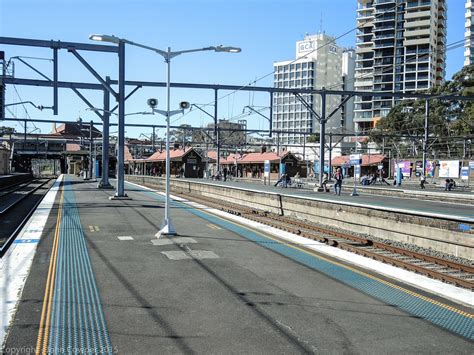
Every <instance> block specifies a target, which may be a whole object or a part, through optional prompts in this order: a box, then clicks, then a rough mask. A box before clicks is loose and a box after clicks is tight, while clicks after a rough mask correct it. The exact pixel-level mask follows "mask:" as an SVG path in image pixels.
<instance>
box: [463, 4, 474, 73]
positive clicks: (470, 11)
mask: <svg viewBox="0 0 474 355" xmlns="http://www.w3.org/2000/svg"><path fill="white" fill-rule="evenodd" d="M465 25H466V32H465V38H466V44H465V45H464V47H465V50H464V65H471V64H474V1H472V0H466V24H465Z"/></svg>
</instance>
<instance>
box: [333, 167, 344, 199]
mask: <svg viewBox="0 0 474 355" xmlns="http://www.w3.org/2000/svg"><path fill="white" fill-rule="evenodd" d="M334 179H335V180H336V183H335V184H334V195H339V196H340V195H341V189H342V179H344V177H343V176H342V170H341V168H337V170H336V173H335V174H334Z"/></svg>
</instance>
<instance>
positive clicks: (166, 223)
mask: <svg viewBox="0 0 474 355" xmlns="http://www.w3.org/2000/svg"><path fill="white" fill-rule="evenodd" d="M89 38H90V39H92V40H98V41H107V42H112V43H117V44H119V46H120V45H122V46H123V45H124V44H125V43H126V44H130V45H133V46H136V47H140V48H144V49H148V50H151V51H153V52H155V53H158V54H159V55H161V56H162V57H163V58H164V60H165V63H166V64H167V79H166V96H167V99H166V101H167V104H166V202H165V218H164V220H163V223H162V228H161V229H160V231H159V232H158V233H157V235H156V236H157V237H161V236H172V235H176V231H175V229H174V227H173V223H172V221H171V217H170V215H169V204H170V203H169V201H170V196H169V193H170V170H169V169H170V149H169V148H170V114H171V113H172V112H171V111H170V88H171V82H170V75H171V74H170V73H171V59H172V58H174V57H177V56H178V55H181V54H185V53H192V52H203V51H215V52H227V53H239V52H240V51H241V49H240V48H238V47H227V46H222V45H219V46H212V47H204V48H196V49H187V50H182V51H174V52H172V51H171V48H170V47H168V48H167V50H166V51H164V50H161V49H158V48H153V47H150V46H146V45H143V44H139V43H135V42H132V41H129V40H127V39H124V38H118V37H115V36H110V35H91V36H90V37H89ZM121 53H123V49H122V51H120V50H119V62H120V54H121ZM123 62H124V61H123V60H122V63H123ZM119 65H120V64H119ZM120 88H121V87H120V78H119V90H120ZM123 89H125V87H124V88H123ZM124 91H125V90H123V91H120V92H121V93H123V92H124ZM120 96H121V97H120V98H121V99H122V100H123V96H122V95H120ZM122 104H123V103H122ZM122 106H123V105H122ZM120 108H121V107H120V102H119V114H121V115H122V117H123V112H122V113H121V111H120ZM156 111H159V110H156ZM154 112H155V110H154ZM122 129H123V127H122ZM119 131H120V116H119ZM119 141H120V135H119ZM119 146H120V142H119ZM119 149H120V148H119ZM122 155H123V151H122ZM119 168H120V164H119ZM122 175H123V163H122Z"/></svg>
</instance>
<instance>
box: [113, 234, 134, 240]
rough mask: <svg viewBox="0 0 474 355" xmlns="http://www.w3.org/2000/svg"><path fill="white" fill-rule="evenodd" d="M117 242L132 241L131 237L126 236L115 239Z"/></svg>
mask: <svg viewBox="0 0 474 355" xmlns="http://www.w3.org/2000/svg"><path fill="white" fill-rule="evenodd" d="M117 239H118V240H133V237H131V236H129V235H126V236H123V237H117Z"/></svg>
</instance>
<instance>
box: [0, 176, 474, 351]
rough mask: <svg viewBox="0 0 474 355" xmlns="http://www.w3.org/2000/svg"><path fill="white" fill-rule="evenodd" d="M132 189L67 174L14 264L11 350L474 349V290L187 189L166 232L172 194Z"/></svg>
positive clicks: (8, 284) (7, 339)
mask: <svg viewBox="0 0 474 355" xmlns="http://www.w3.org/2000/svg"><path fill="white" fill-rule="evenodd" d="M60 183H61V184H60ZM126 189H127V194H128V195H129V196H130V197H131V200H115V201H110V200H109V198H108V197H109V196H112V195H113V191H108V190H98V189H97V188H96V185H95V184H93V183H91V182H85V181H82V180H79V179H77V178H75V177H73V176H64V177H63V178H62V181H59V182H57V183H56V184H55V185H54V187H53V189H52V191H51V194H50V195H49V196H46V197H45V204H44V205H43V206H41V205H40V208H39V210H38V214H36V213H35V215H36V216H35V215H34V216H33V219H32V222H31V223H30V224H27V225H26V226H25V228H24V233H23V234H22V235H20V237H19V239H18V241H17V242H15V243H14V244H13V247H12V248H11V250H10V251H9V253H8V254H7V255H6V256H5V257H4V258H3V259H2V269H3V272H2V277H0V281H1V282H2V297H3V298H2V305H1V306H2V309H8V311H5V312H2V326H3V328H2V331H6V334H2V336H3V338H4V339H2V340H4V343H3V350H4V352H10V353H11V352H13V351H16V352H19V351H23V352H26V351H29V352H32V351H37V352H45V353H46V352H49V353H55V352H84V353H94V352H95V353H123V354H130V353H184V352H185V353H191V352H193V353H329V352H331V353H342V352H354V353H369V352H370V353H385V352H397V353H399V352H404V353H433V352H436V353H459V354H463V353H466V354H467V353H471V352H472V341H473V340H474V335H473V333H472V318H473V315H472V304H466V302H467V303H469V296H472V292H470V291H466V290H464V291H463V290H456V291H454V292H455V293H458V294H465V295H466V300H467V301H462V302H456V301H454V300H453V297H451V296H447V297H443V293H444V292H446V294H450V292H452V291H449V287H448V285H446V286H440V284H439V283H436V282H435V281H433V280H431V281H429V280H426V282H433V285H434V286H433V287H438V288H439V290H438V291H439V292H437V293H436V294H434V293H431V292H427V291H425V290H420V289H417V288H416V287H414V286H410V285H407V284H405V283H404V282H401V281H398V280H396V279H394V278H390V277H385V276H379V275H378V274H377V273H375V272H372V271H369V270H367V269H366V268H363V267H361V266H358V265H355V264H354V263H353V262H351V263H348V262H347V261H345V259H344V258H350V257H348V256H347V255H346V256H344V253H339V255H335V254H331V252H329V251H327V249H328V248H329V247H328V248H321V247H320V246H317V245H315V244H316V243H315V242H308V241H303V242H301V241H298V240H297V239H295V240H294V242H291V243H290V242H289V241H288V239H282V238H280V237H279V234H281V232H279V234H278V233H273V232H272V231H271V230H270V229H268V228H266V229H264V228H260V227H259V226H257V225H255V224H250V223H247V224H246V223H245V222H243V221H241V220H239V219H238V218H237V217H236V216H233V217H231V216H226V215H225V214H224V213H222V212H220V213H217V212H216V211H213V210H211V209H210V208H206V207H205V206H202V205H199V204H196V203H190V202H188V201H186V200H183V199H181V198H178V197H176V198H175V199H174V200H173V203H172V208H171V215H172V218H173V221H174V224H175V227H176V229H177V232H178V234H179V235H178V236H176V237H170V238H162V239H157V238H156V237H155V233H156V232H157V231H158V230H159V229H160V223H161V220H162V218H163V216H164V208H163V207H164V197H163V195H162V193H157V192H155V191H153V190H150V189H147V188H144V187H141V186H139V185H136V184H130V183H127V184H126ZM48 208H49V209H48ZM39 214H41V216H39ZM45 216H46V217H45ZM318 248H319V249H318ZM323 249H325V250H326V251H325V252H324V250H323ZM28 258H29V259H28ZM25 260H26V261H25ZM27 260H30V261H29V263H30V264H31V266H30V267H27V265H28V261H27ZM363 262H364V261H361V263H363ZM366 262H368V261H366ZM25 268H28V269H29V271H27V270H25ZM20 269H21V270H23V271H22V273H20V275H18V273H17V272H15V271H18V270H20ZM399 272H402V271H401V270H399ZM413 277H418V278H419V277H420V276H417V275H413ZM24 280H26V282H24ZM417 280H421V279H417ZM21 282H23V283H24V284H21ZM420 282H421V281H420ZM416 283H419V282H418V281H416V282H415V284H416ZM12 285H14V286H15V287H16V288H18V290H19V291H18V292H16V295H20V297H19V298H18V299H15V295H14V294H15V292H7V290H10V291H12ZM441 289H443V290H441ZM469 292H470V293H469ZM471 302H472V299H471Z"/></svg>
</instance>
